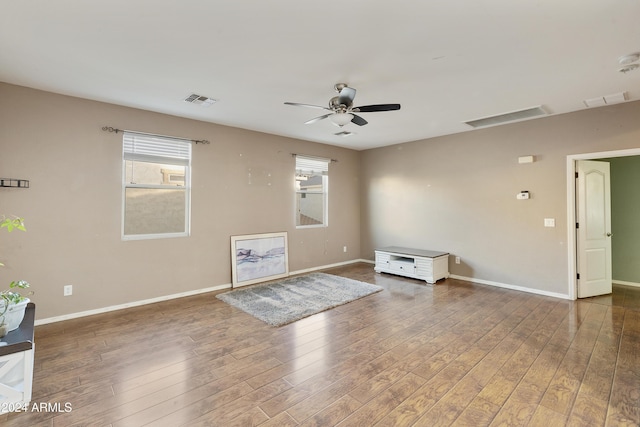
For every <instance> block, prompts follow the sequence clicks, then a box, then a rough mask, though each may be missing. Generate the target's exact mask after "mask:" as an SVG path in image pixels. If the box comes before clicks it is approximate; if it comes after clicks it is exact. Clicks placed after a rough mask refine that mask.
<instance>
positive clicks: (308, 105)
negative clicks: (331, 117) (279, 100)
mask: <svg viewBox="0 0 640 427" xmlns="http://www.w3.org/2000/svg"><path fill="white" fill-rule="evenodd" d="M285 105H293V106H296V107H311V108H319V109H321V110H329V109H328V108H327V107H321V106H319V105H311V104H299V103H297V102H285ZM329 111H331V110H329Z"/></svg>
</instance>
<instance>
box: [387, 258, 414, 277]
mask: <svg viewBox="0 0 640 427" xmlns="http://www.w3.org/2000/svg"><path fill="white" fill-rule="evenodd" d="M389 269H390V270H393V271H404V272H406V273H412V274H413V273H414V272H415V265H414V263H413V262H409V261H390V262H389Z"/></svg>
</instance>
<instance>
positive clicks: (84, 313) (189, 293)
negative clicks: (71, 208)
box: [34, 259, 370, 326]
mask: <svg viewBox="0 0 640 427" xmlns="http://www.w3.org/2000/svg"><path fill="white" fill-rule="evenodd" d="M356 262H370V261H367V260H363V259H355V260H351V261H345V262H339V263H336V264H329V265H324V266H320V267H313V268H306V269H304V270H297V271H291V272H289V275H290V276H292V275H294V274H304V273H310V272H312V271H318V270H324V269H327V268H333V267H341V266H343V265H348V264H353V263H356ZM230 288H231V283H227V284H224V285H217V286H212V287H210V288H203V289H196V290H194V291H187V292H181V293H179V294H172V295H164V296H161V297H156V298H149V299H145V300H140V301H132V302H127V303H124V304H119V305H112V306H109V307H103V308H96V309H94V310H87V311H80V312H78V313H71V314H65V315H62V316H55V317H48V318H46V319H38V320H36V321H35V323H34V324H35V326H38V325H46V324H47V323H54V322H61V321H63V320H71V319H77V318H79V317H86V316H93V315H94V314H102V313H108V312H110V311H116V310H123V309H125V308H131V307H138V306H141V305H146V304H153V303H156V302H161V301H168V300H172V299H176V298H183V297H188V296H192V295H198V294H204V293H207V292H214V291H221V290H223V289H230Z"/></svg>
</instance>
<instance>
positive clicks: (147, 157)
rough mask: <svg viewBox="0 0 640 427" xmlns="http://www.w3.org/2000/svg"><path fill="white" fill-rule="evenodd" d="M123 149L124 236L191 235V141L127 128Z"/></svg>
mask: <svg viewBox="0 0 640 427" xmlns="http://www.w3.org/2000/svg"><path fill="white" fill-rule="evenodd" d="M122 153H123V174H122V177H123V180H122V199H123V210H122V238H123V239H124V240H131V239H155V238H162V237H180V236H188V235H189V217H190V213H189V207H190V199H191V177H190V169H191V144H190V143H189V142H186V141H184V140H180V139H173V138H167V137H160V136H153V135H144V134H137V133H131V132H125V133H124V136H123V138H122Z"/></svg>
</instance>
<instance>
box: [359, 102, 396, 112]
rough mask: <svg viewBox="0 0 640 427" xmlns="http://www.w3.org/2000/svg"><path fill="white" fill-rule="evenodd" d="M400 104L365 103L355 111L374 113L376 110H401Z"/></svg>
mask: <svg viewBox="0 0 640 427" xmlns="http://www.w3.org/2000/svg"><path fill="white" fill-rule="evenodd" d="M399 109H400V104H378V105H363V106H362V107H355V108H353V111H356V112H358V113H373V112H376V111H394V110H399Z"/></svg>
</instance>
